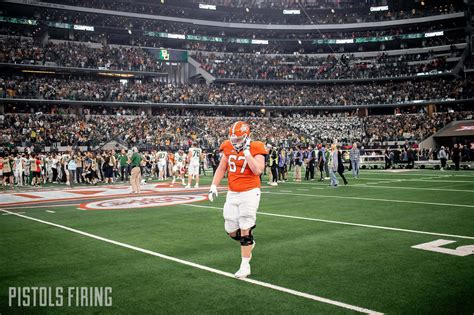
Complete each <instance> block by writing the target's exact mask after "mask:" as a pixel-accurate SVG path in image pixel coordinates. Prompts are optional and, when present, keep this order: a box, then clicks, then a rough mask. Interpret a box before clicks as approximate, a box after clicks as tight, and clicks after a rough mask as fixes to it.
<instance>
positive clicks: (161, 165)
mask: <svg viewBox="0 0 474 315" xmlns="http://www.w3.org/2000/svg"><path fill="white" fill-rule="evenodd" d="M156 159H157V163H158V164H157V165H158V177H159V178H158V180H164V179H165V178H166V160H167V159H168V152H166V151H165V150H163V149H162V150H160V151H158V153H157V154H156Z"/></svg>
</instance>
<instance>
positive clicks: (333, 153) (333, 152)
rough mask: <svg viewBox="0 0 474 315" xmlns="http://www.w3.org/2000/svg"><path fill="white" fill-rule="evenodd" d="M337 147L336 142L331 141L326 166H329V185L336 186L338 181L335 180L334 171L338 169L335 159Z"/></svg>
mask: <svg viewBox="0 0 474 315" xmlns="http://www.w3.org/2000/svg"><path fill="white" fill-rule="evenodd" d="M337 155H338V154H337V149H336V144H335V143H333V144H332V145H331V150H330V151H329V157H328V167H329V177H330V178H331V183H330V184H329V185H330V186H331V187H337V185H338V184H339V181H338V180H337V177H336V173H337V169H338V164H339V163H338V161H337Z"/></svg>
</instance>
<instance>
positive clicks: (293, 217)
mask: <svg viewBox="0 0 474 315" xmlns="http://www.w3.org/2000/svg"><path fill="white" fill-rule="evenodd" d="M183 205H184V206H189V207H198V208H210V209H218V210H222V208H219V207H213V206H201V205H193V204H190V203H188V204H183ZM259 214H262V215H268V216H272V217H280V218H287V219H297V220H306V221H316V222H323V223H333V224H342V225H350V226H359V227H365V228H371V229H379V230H388V231H397V232H408V233H416V234H426V235H435V236H446V237H455V238H463V239H467V240H474V236H464V235H456V234H444V233H435V232H426V231H417V230H410V229H401V228H393V227H389V226H380V225H370V224H361V223H352V222H344V221H334V220H325V219H317V218H308V217H299V216H293V215H286V214H276V213H269V212H261V211H257V215H259Z"/></svg>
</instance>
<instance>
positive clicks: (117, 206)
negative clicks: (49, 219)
mask: <svg viewBox="0 0 474 315" xmlns="http://www.w3.org/2000/svg"><path fill="white" fill-rule="evenodd" d="M206 199H207V198H206V197H204V196H200V195H168V196H143V197H139V196H137V197H130V198H121V199H112V200H102V201H95V202H90V203H83V204H81V205H80V206H79V207H80V208H81V209H84V210H125V209H136V208H151V207H162V206H172V205H178V204H183V203H190V202H196V201H202V200H206Z"/></svg>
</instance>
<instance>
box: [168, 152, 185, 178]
mask: <svg viewBox="0 0 474 315" xmlns="http://www.w3.org/2000/svg"><path fill="white" fill-rule="evenodd" d="M185 166H186V154H184V151H183V149H179V151H178V152H176V154H175V155H174V165H173V181H172V182H171V186H173V185H174V183H175V182H176V174H178V177H179V178H180V179H181V182H182V183H183V186H185V185H186V183H185V182H184V172H185V170H186V169H185Z"/></svg>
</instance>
